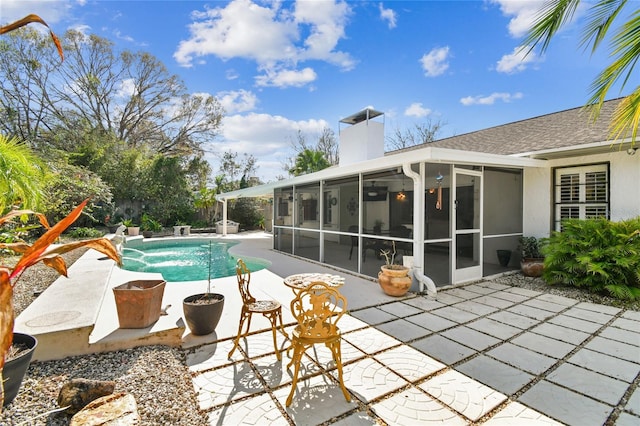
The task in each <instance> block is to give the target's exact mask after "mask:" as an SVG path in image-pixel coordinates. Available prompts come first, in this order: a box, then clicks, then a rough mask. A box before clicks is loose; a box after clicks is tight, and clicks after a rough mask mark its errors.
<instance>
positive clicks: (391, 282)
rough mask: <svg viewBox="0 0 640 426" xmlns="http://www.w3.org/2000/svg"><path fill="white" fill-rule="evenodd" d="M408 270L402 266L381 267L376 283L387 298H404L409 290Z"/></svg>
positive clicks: (409, 278)
mask: <svg viewBox="0 0 640 426" xmlns="http://www.w3.org/2000/svg"><path fill="white" fill-rule="evenodd" d="M411 281H412V280H411V277H410V276H409V268H407V267H406V266H402V265H383V266H381V267H380V272H378V283H379V284H380V287H381V288H382V291H383V292H384V293H385V294H387V295H389V296H396V297H399V296H404V295H405V294H407V292H408V291H409V289H410V288H411Z"/></svg>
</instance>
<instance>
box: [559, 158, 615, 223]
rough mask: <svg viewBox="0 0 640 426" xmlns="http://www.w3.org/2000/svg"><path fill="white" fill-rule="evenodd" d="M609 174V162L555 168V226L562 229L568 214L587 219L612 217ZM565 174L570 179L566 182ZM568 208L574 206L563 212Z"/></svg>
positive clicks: (572, 216)
mask: <svg viewBox="0 0 640 426" xmlns="http://www.w3.org/2000/svg"><path fill="white" fill-rule="evenodd" d="M610 176H611V173H610V172H609V164H608V163H602V164H590V165H583V166H572V167H561V168H557V169H555V171H554V212H553V214H554V229H555V230H556V231H560V230H561V223H562V220H563V219H566V218H569V217H571V218H577V219H587V218H593V217H596V216H597V217H606V218H607V219H609V213H610V193H611V192H610V186H609V178H610ZM563 178H566V179H568V180H569V181H567V182H565V183H566V184H563ZM572 179H573V180H572ZM594 179H595V180H594ZM563 195H564V196H563ZM590 198H591V199H590ZM566 209H570V210H571V212H570V213H569V215H567V214H566V212H565V213H564V214H563V210H566ZM594 210H595V211H596V214H594V213H593V211H594Z"/></svg>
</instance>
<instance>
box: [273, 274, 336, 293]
mask: <svg viewBox="0 0 640 426" xmlns="http://www.w3.org/2000/svg"><path fill="white" fill-rule="evenodd" d="M317 282H321V283H325V284H327V285H328V286H330V287H336V288H338V287H342V286H343V285H344V277H341V276H340V275H333V274H323V273H316V272H311V273H302V274H293V275H289V276H288V277H286V278H285V279H284V285H286V286H287V287H289V288H291V289H292V290H293V292H294V293H297V292H299V291H301V290H304V289H305V288H307V287H309V286H310V285H312V284H313V283H317Z"/></svg>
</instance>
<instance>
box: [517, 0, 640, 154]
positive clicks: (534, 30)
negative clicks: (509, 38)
mask: <svg viewBox="0 0 640 426" xmlns="http://www.w3.org/2000/svg"><path fill="white" fill-rule="evenodd" d="M579 5H580V0H549V1H545V2H542V3H541V9H540V10H539V13H538V15H537V19H536V20H535V22H534V23H533V25H532V27H531V28H530V29H529V32H528V34H527V35H526V36H525V39H524V42H523V49H527V50H528V52H531V51H532V50H533V49H534V48H535V47H536V46H537V45H539V44H540V45H541V52H544V51H546V50H547V49H548V48H549V45H550V42H551V39H552V38H553V37H554V36H555V35H556V33H557V32H558V31H559V30H560V29H561V28H562V27H563V26H565V25H567V24H568V23H569V22H571V20H572V18H573V16H574V15H575V13H576V10H578V6H579ZM626 5H627V0H596V1H595V2H593V3H590V6H589V9H588V15H587V22H586V25H585V26H584V29H583V34H582V39H581V41H580V45H581V46H586V45H589V44H591V53H592V54H593V53H594V52H595V51H596V50H597V49H598V47H600V45H601V44H602V42H603V41H604V40H605V37H606V36H607V34H608V33H609V30H611V29H612V26H613V23H614V21H615V20H616V19H617V18H619V17H620V16H621V15H622V11H623V9H624V8H625V6H626ZM632 7H635V5H634V6H632ZM630 12H631V13H630V15H629V16H628V20H627V21H625V22H622V23H621V24H620V26H619V27H618V28H616V29H615V32H614V33H613V37H612V38H611V41H610V51H611V53H610V55H609V56H611V57H612V58H613V62H611V63H610V64H609V65H608V66H607V67H606V68H605V69H604V70H602V71H601V72H600V73H599V74H598V76H597V77H596V78H595V79H594V80H593V82H592V83H591V97H590V98H589V100H588V101H587V105H588V106H593V107H594V109H593V112H592V118H593V119H594V120H595V119H596V118H597V117H598V115H599V113H600V109H601V107H602V104H603V102H604V101H605V100H606V96H607V93H608V92H609V89H610V88H611V87H612V86H613V84H614V83H615V82H617V81H618V80H620V79H622V83H621V88H620V89H621V90H622V89H623V88H624V86H625V85H626V83H627V82H629V81H630V80H631V77H632V76H633V69H634V67H635V65H636V63H637V62H638V59H640V32H639V31H638V27H639V25H640V10H639V9H635V10H631V11H630ZM639 124H640V86H638V87H636V88H635V90H634V91H633V92H632V93H631V95H629V96H628V97H626V98H625V99H623V100H622V101H621V102H620V104H619V105H618V107H617V108H616V110H615V112H614V115H613V122H612V124H611V139H612V140H613V139H622V138H626V137H628V136H629V135H631V138H632V144H635V140H636V136H637V132H638V125H639Z"/></svg>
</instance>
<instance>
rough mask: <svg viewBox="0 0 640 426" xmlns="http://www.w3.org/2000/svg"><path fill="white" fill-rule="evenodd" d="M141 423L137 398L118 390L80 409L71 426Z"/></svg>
mask: <svg viewBox="0 0 640 426" xmlns="http://www.w3.org/2000/svg"><path fill="white" fill-rule="evenodd" d="M139 424H141V419H140V414H139V413H138V405H137V404H136V399H135V398H134V396H133V395H132V394H130V393H125V392H116V393H113V394H111V395H107V396H103V397H102V398H98V399H96V400H95V401H91V402H90V403H89V404H87V406H86V407H84V408H83V409H82V410H80V411H78V412H77V413H76V414H75V415H74V416H73V417H72V418H71V421H70V422H69V426H99V425H118V426H134V425H139Z"/></svg>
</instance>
